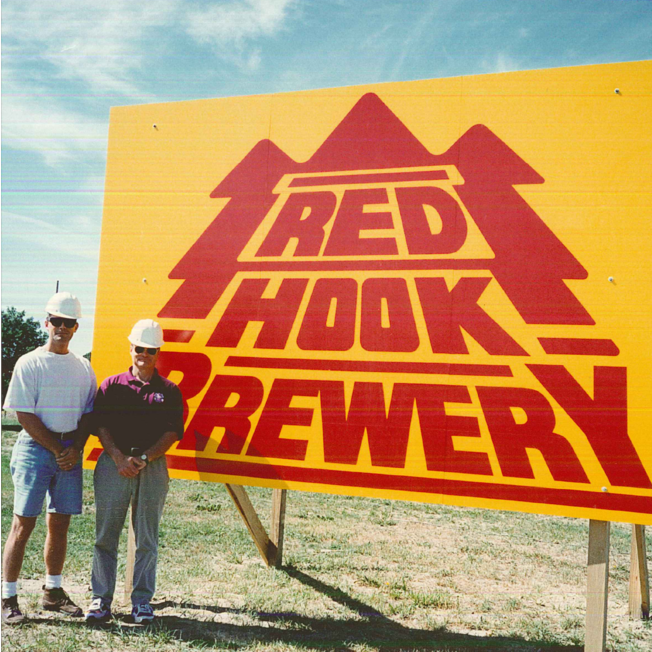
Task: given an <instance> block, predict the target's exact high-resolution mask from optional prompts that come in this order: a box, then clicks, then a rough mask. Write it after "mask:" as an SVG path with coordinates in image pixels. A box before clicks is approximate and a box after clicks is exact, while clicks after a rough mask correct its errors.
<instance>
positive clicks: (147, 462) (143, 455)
mask: <svg viewBox="0 0 652 652" xmlns="http://www.w3.org/2000/svg"><path fill="white" fill-rule="evenodd" d="M140 459H141V460H143V462H145V464H149V458H148V457H147V454H146V453H143V454H142V455H141V456H140Z"/></svg>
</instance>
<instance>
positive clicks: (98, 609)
mask: <svg viewBox="0 0 652 652" xmlns="http://www.w3.org/2000/svg"><path fill="white" fill-rule="evenodd" d="M111 616H112V614H111V604H110V603H109V602H106V601H105V600H103V599H102V598H93V601H92V602H91V606H90V607H89V608H88V611H87V612H86V622H87V623H92V622H95V623H105V622H107V621H109V620H111Z"/></svg>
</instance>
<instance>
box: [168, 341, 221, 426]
mask: <svg viewBox="0 0 652 652" xmlns="http://www.w3.org/2000/svg"><path fill="white" fill-rule="evenodd" d="M156 366H157V368H158V372H159V373H160V374H161V376H163V377H164V378H167V377H168V375H169V374H170V373H172V372H173V371H180V372H181V373H182V374H183V378H182V379H181V382H180V383H177V384H178V386H179V390H180V391H181V396H182V397H183V422H184V423H185V422H186V419H187V418H188V399H189V398H193V397H194V396H197V394H199V392H201V390H202V389H204V385H206V383H207V382H208V379H209V378H210V375H211V360H210V358H209V357H208V356H207V355H205V354H204V353H182V352H181V351H161V352H160V353H159V355H158V361H157V365H156Z"/></svg>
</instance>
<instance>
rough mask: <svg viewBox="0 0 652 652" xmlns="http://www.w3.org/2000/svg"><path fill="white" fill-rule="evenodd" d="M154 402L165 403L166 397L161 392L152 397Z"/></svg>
mask: <svg viewBox="0 0 652 652" xmlns="http://www.w3.org/2000/svg"><path fill="white" fill-rule="evenodd" d="M152 400H153V401H154V403H163V401H165V397H164V396H163V394H161V393H160V392H156V394H153V395H152Z"/></svg>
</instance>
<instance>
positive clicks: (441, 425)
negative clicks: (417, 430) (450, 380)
mask: <svg viewBox="0 0 652 652" xmlns="http://www.w3.org/2000/svg"><path fill="white" fill-rule="evenodd" d="M397 390H398V391H399V392H401V393H402V394H404V395H405V396H406V400H405V403H406V404H407V403H409V402H410V401H415V400H416V404H417V412H418V414H419V423H420V425H421V438H422V439H423V449H424V453H425V456H426V465H427V467H428V470H429V471H446V472H449V473H477V474H481V475H491V474H492V471H491V464H490V463H489V456H488V455H487V454H486V453H482V452H473V451H458V450H455V448H454V447H453V437H455V436H461V437H480V426H479V425H478V420H477V419H476V418H475V417H463V416H455V415H449V414H446V409H445V405H444V404H445V403H471V398H470V396H469V390H468V389H467V388H466V387H464V386H463V385H407V384H406V385H396V386H395V388H394V391H397Z"/></svg>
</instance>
